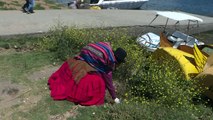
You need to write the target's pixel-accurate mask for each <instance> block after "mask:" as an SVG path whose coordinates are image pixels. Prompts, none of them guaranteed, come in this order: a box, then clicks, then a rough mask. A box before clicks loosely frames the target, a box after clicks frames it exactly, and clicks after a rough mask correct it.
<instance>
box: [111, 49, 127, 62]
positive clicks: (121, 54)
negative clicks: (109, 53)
mask: <svg viewBox="0 0 213 120" xmlns="http://www.w3.org/2000/svg"><path fill="white" fill-rule="evenodd" d="M114 55H115V59H116V60H117V62H118V63H122V62H125V57H126V56H127V53H126V51H125V50H124V49H122V48H117V49H116V50H115V51H114Z"/></svg>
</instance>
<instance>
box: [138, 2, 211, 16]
mask: <svg viewBox="0 0 213 120" xmlns="http://www.w3.org/2000/svg"><path fill="white" fill-rule="evenodd" d="M141 9H143V10H170V11H183V12H188V13H193V14H199V15H205V16H212V17H213V0H149V1H148V2H147V3H145V4H144V5H143V6H142V7H141Z"/></svg>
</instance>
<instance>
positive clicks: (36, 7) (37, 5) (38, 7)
mask: <svg viewBox="0 0 213 120" xmlns="http://www.w3.org/2000/svg"><path fill="white" fill-rule="evenodd" d="M34 9H35V10H44V9H45V8H44V7H42V6H41V4H36V5H35V7H34Z"/></svg>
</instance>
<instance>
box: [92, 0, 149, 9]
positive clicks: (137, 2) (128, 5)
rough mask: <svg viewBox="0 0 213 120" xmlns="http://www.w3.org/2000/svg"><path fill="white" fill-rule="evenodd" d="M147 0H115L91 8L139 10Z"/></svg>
mask: <svg viewBox="0 0 213 120" xmlns="http://www.w3.org/2000/svg"><path fill="white" fill-rule="evenodd" d="M145 2H147V0H115V1H102V2H99V3H97V4H90V5H91V6H99V7H101V8H102V9H110V8H112V9H139V8H140V7H141V6H142V5H143V4H144V3H145Z"/></svg>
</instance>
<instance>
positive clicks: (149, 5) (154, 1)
mask: <svg viewBox="0 0 213 120" xmlns="http://www.w3.org/2000/svg"><path fill="white" fill-rule="evenodd" d="M55 1H57V2H59V3H68V2H69V1H73V0H55ZM141 9H142V10H170V11H183V12H189V13H193V14H199V15H205V16H212V17H213V0H149V1H148V2H146V3H145V4H144V5H143V6H142V7H141Z"/></svg>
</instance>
